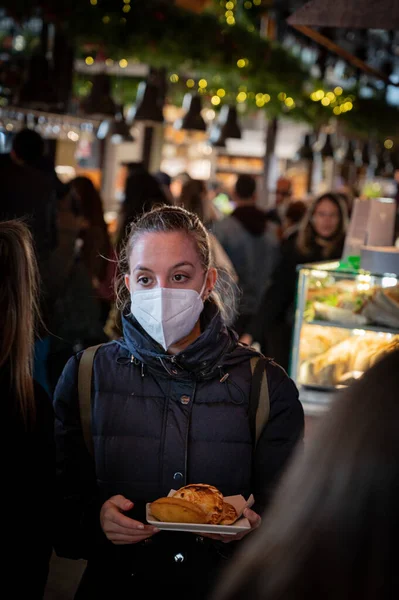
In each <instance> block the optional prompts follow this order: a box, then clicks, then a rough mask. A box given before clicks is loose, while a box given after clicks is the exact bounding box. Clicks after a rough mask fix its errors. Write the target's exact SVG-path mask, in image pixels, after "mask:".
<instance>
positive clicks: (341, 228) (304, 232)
mask: <svg viewBox="0 0 399 600" xmlns="http://www.w3.org/2000/svg"><path fill="white" fill-rule="evenodd" d="M324 200H328V201H329V202H332V204H335V206H336V207H337V208H338V212H339V224H338V227H337V231H336V232H335V234H334V236H333V237H332V238H331V239H330V240H323V257H324V258H326V259H328V258H330V257H332V256H334V254H335V253H336V251H337V250H338V249H340V248H341V247H342V244H343V242H344V239H345V233H346V229H347V225H348V211H347V208H346V206H345V204H344V202H343V200H341V198H340V197H339V196H338V195H337V194H334V193H332V192H328V193H326V194H323V195H322V196H319V197H318V198H316V199H315V200H314V201H313V202H312V204H311V205H310V207H309V209H308V212H307V214H306V216H305V218H304V220H303V222H302V224H301V227H300V229H299V233H298V238H297V243H296V245H297V248H298V250H299V251H300V252H301V254H303V255H304V256H306V255H309V254H311V252H312V249H313V246H314V243H315V242H316V241H317V239H318V235H317V232H316V231H315V229H314V226H313V223H312V220H313V216H314V213H315V211H316V208H317V206H318V205H319V204H320V202H323V201H324Z"/></svg>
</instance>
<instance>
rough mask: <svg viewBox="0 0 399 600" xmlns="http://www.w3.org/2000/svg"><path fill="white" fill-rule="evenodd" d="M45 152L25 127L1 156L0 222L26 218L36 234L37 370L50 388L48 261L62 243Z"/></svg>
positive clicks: (26, 221) (54, 194) (49, 287)
mask: <svg viewBox="0 0 399 600" xmlns="http://www.w3.org/2000/svg"><path fill="white" fill-rule="evenodd" d="M43 152H44V141H43V139H42V138H41V136H40V135H39V134H37V133H36V132H34V131H31V130H29V129H23V130H21V131H20V132H18V133H17V134H16V135H15V137H14V138H13V146H12V151H11V153H10V154H5V155H0V180H1V203H0V221H7V220H10V219H20V218H22V219H24V222H25V223H26V224H27V225H28V226H29V229H30V231H31V233H32V236H33V243H34V249H35V252H36V258H37V262H38V266H39V272H40V277H41V282H42V285H41V294H40V312H41V315H42V320H41V324H40V327H39V329H38V330H37V335H36V341H35V364H34V373H35V377H36V379H37V380H38V381H40V383H41V385H42V386H43V387H44V388H45V389H46V390H47V391H49V382H48V378H47V362H46V361H47V355H48V351H49V337H48V331H47V327H48V324H49V313H50V311H51V302H52V282H51V277H50V276H49V272H48V261H49V259H50V256H51V254H52V252H53V251H54V249H55V248H56V246H57V243H58V228H57V198H56V193H55V186H54V182H53V180H52V178H51V177H50V176H49V175H48V173H47V172H45V171H43V169H41V168H38V167H37V164H36V160H35V159H38V160H39V159H40V157H41V156H42V153H43Z"/></svg>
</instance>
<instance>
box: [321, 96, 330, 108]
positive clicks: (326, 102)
mask: <svg viewBox="0 0 399 600" xmlns="http://www.w3.org/2000/svg"><path fill="white" fill-rule="evenodd" d="M321 103H322V105H323V106H329V105H330V104H331V100H330V98H328V97H327V96H324V98H323V99H322V101H321Z"/></svg>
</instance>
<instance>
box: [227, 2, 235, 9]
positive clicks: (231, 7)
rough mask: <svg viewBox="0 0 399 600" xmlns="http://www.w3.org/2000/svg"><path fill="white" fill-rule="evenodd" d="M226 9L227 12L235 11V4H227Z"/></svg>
mask: <svg viewBox="0 0 399 600" xmlns="http://www.w3.org/2000/svg"><path fill="white" fill-rule="evenodd" d="M226 9H227V10H233V9H234V2H231V1H230V2H226Z"/></svg>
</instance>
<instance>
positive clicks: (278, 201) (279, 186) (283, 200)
mask: <svg viewBox="0 0 399 600" xmlns="http://www.w3.org/2000/svg"><path fill="white" fill-rule="evenodd" d="M291 198H292V181H291V179H289V178H288V177H285V176H281V177H279V178H278V179H277V182H276V189H275V206H274V208H271V209H270V210H268V211H266V215H267V219H268V220H269V221H271V222H272V223H274V224H275V225H277V226H278V227H281V225H282V223H283V219H284V216H285V213H286V211H287V208H288V205H289V203H290V201H291Z"/></svg>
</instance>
